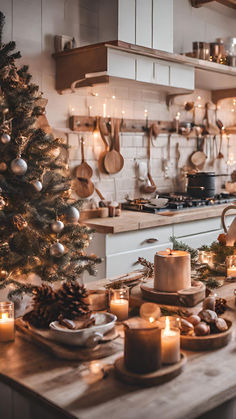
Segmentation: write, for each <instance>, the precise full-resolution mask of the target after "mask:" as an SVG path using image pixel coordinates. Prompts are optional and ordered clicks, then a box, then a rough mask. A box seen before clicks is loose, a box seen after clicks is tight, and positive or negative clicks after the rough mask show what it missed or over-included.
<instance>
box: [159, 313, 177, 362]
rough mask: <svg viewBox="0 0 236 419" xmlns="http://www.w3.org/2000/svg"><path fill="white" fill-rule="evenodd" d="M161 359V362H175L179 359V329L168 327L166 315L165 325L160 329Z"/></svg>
mask: <svg viewBox="0 0 236 419" xmlns="http://www.w3.org/2000/svg"><path fill="white" fill-rule="evenodd" d="M161 361H162V363H163V364H175V363H176V362H179V361H180V331H179V329H177V328H170V322H169V319H168V317H167V318H166V327H165V329H162V331H161Z"/></svg>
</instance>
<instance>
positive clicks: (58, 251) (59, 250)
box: [50, 242, 65, 258]
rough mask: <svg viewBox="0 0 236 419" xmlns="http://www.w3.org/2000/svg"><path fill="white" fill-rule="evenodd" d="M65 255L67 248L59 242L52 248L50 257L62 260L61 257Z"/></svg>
mask: <svg viewBox="0 0 236 419" xmlns="http://www.w3.org/2000/svg"><path fill="white" fill-rule="evenodd" d="M64 253H65V248H64V246H63V244H61V243H59V242H57V243H54V244H53V245H52V246H51V247H50V255H51V256H53V257H56V258H60V257H61V256H63V255H64Z"/></svg>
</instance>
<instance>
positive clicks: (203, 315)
mask: <svg viewBox="0 0 236 419" xmlns="http://www.w3.org/2000/svg"><path fill="white" fill-rule="evenodd" d="M198 315H199V317H200V319H201V320H202V321H204V322H206V323H208V324H214V323H215V321H216V320H217V318H218V317H217V314H216V313H215V311H213V310H202V311H200V313H198Z"/></svg>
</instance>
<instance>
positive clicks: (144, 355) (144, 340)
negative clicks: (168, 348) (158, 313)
mask: <svg viewBox="0 0 236 419" xmlns="http://www.w3.org/2000/svg"><path fill="white" fill-rule="evenodd" d="M131 320H132V322H131V321H128V322H125V323H124V326H125V348H124V359H125V365H126V368H127V369H128V370H129V371H132V372H135V373H140V374H147V373H149V372H153V371H156V370H158V369H159V368H160V367H161V329H160V328H159V327H158V326H156V324H155V322H154V323H149V322H147V321H145V320H143V319H140V318H137V319H134V318H133V319H131Z"/></svg>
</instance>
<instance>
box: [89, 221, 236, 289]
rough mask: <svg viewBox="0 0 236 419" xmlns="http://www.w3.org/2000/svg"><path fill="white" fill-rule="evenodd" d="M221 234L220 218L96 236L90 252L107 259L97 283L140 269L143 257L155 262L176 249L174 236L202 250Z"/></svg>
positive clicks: (228, 222) (102, 264)
mask: <svg viewBox="0 0 236 419" xmlns="http://www.w3.org/2000/svg"><path fill="white" fill-rule="evenodd" d="M233 219H234V216H228V217H226V225H227V226H229V225H230V224H231V222H232V221H233ZM221 233H223V230H222V226H221V219H220V217H215V218H208V219H203V220H196V221H189V222H185V223H178V224H172V225H171V224H170V225H167V226H163V227H153V228H146V229H142V230H136V231H128V232H124V233H117V234H102V233H95V235H94V239H93V240H92V243H91V245H90V247H89V249H88V251H89V252H91V253H95V254H96V255H97V256H100V257H101V258H103V262H102V263H101V264H100V265H98V273H97V279H102V278H112V277H115V276H118V275H122V274H125V273H127V272H131V271H134V270H135V269H137V268H138V265H137V264H136V262H137V260H138V258H139V257H144V258H146V259H148V260H150V261H153V258H154V254H155V253H156V252H157V251H159V250H164V249H166V248H168V247H171V246H172V243H171V242H170V237H171V236H175V237H176V238H177V240H179V241H182V242H184V243H186V244H188V245H189V246H191V247H193V248H198V247H200V246H202V245H204V244H206V245H209V244H210V243H212V242H213V241H214V240H217V237H218V236H219V234H221ZM84 280H85V281H90V280H94V277H91V276H90V277H89V276H88V275H86V274H84Z"/></svg>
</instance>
